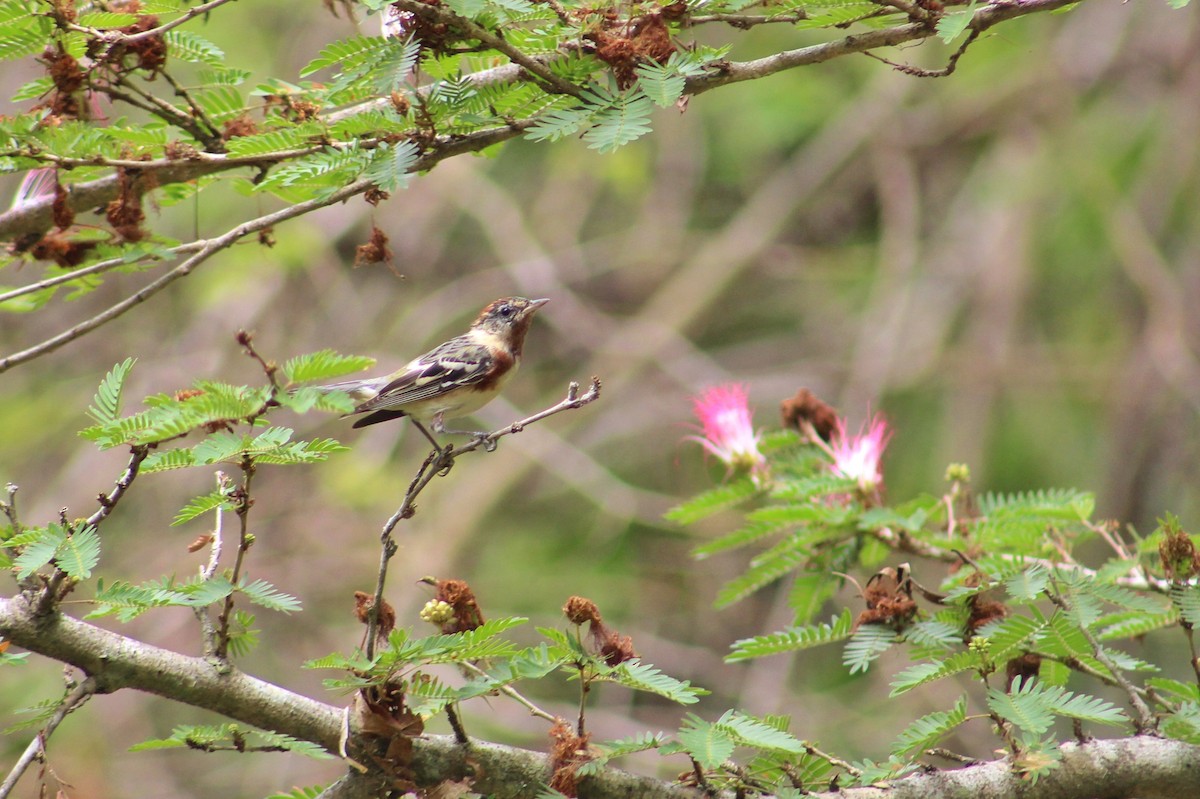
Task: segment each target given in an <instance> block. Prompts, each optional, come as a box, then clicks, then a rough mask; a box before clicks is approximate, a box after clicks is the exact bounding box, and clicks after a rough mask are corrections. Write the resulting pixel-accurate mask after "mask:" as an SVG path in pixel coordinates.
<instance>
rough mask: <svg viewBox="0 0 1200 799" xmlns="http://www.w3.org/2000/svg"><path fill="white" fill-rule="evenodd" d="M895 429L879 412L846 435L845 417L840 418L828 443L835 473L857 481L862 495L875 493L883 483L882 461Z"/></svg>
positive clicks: (831, 465)
mask: <svg viewBox="0 0 1200 799" xmlns="http://www.w3.org/2000/svg"><path fill="white" fill-rule="evenodd" d="M892 432H893V431H892V429H891V428H890V427H889V426H888V423H887V420H886V419H884V418H883V416H882V415H881V414H878V413H877V414H875V415H874V416H872V417H871V419H870V420H869V421H868V422H867V423H866V424H864V425H863V426H862V427H860V428H859V429H858V435H855V436H851V435H847V434H846V420H845V419H842V418H840V417H839V418H838V420H837V428H836V429H835V430H834V432H833V436H832V437H831V440H830V442H829V450H830V454H831V455H832V456H833V463H832V464H830V468H831V469H832V470H833V473H834V474H836V475H838V476H839V477H846V478H849V479H851V480H853V481H854V482H856V483H858V489H859V491H860V492H861V493H862V494H865V495H870V494H874V493H875V492H876V491H877V490H878V489H879V488H880V486H882V485H883V472H882V471H881V469H880V461H881V460H882V459H883V451H884V450H885V449H887V445H888V442H889V441H891V439H892Z"/></svg>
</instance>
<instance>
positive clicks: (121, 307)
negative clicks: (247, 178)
mask: <svg viewBox="0 0 1200 799" xmlns="http://www.w3.org/2000/svg"><path fill="white" fill-rule="evenodd" d="M372 185H373V184H372V183H371V181H369V180H356V181H355V182H354V183H351V184H349V185H347V186H344V187H342V188H341V189H338V190H337V191H335V192H334V193H333V194H331V195H330V196H328V197H325V198H321V199H316V200H306V201H305V202H302V203H297V204H296V205H290V206H288V207H286V208H282V209H280V210H279V211H275V212H274V213H270V214H265V215H263V216H260V217H258V218H257V219H252V220H250V221H249V222H243V223H242V224H240V225H237V226H235V227H233V228H231V229H230V230H229V231H227V232H226V233H224V234H222V235H220V236H217V237H216V238H213V239H207V240H204V241H197V242H194V243H193V244H195V245H199V250H198V251H197V252H196V253H195V254H194V255H192V256H191V257H189V258H187V259H186V260H184V261H183V263H181V264H179V266H177V267H175V268H174V269H172V270H171V271H170V272H168V273H167V274H165V275H163V276H161V277H159V278H158V279H157V280H154V281H153V282H151V283H149V284H148V285H146V286H144V287H143V288H142V289H140V290H139V291H137V292H135V293H134V294H132V295H130V296H129V297H126V298H125V299H124V300H121V301H120V302H118V303H116V304H115V305H112V306H110V307H109V308H107V309H105V310H104V311H102V312H101V313H99V314H96V315H95V316H93V317H92V318H91V319H88V320H86V321H83V322H80V323H79V324H77V325H75V326H74V327H72V328H70V329H69V330H65V331H63V332H62V333H59V334H58V335H57V336H52V337H50V338H48V339H46V340H45V341H43V342H41V343H40V344H36V345H34V346H32V347H30V348H28V349H25V350H22V351H20V352H16V353H13V354H12V355H9V356H7V357H5V358H0V374H2V373H4V372H6V371H8V370H9V369H11V368H12V367H14V366H19V365H20V364H23V363H25V362H26V361H30V360H33V359H34V358H37V357H38V356H40V355H45V354H46V353H47V352H53V351H54V350H56V349H58V348H59V347H62V346H63V345H64V344H69V343H70V342H72V341H74V340H75V339H77V338H79V337H80V336H83V335H85V334H87V333H90V332H91V331H93V330H95V329H96V328H98V327H100V326H101V325H103V324H105V323H106V322H111V321H112V320H113V319H116V318H117V317H119V316H121V315H122V314H124V313H126V312H127V311H129V310H130V309H131V308H134V307H136V306H137V305H140V304H141V303H143V302H145V301H146V300H147V299H149V298H150V297H153V296H154V295H155V294H157V293H158V292H160V291H162V290H163V289H165V288H166V287H167V286H169V285H171V284H172V283H174V282H175V281H176V280H179V279H180V278H182V277H187V276H188V275H189V274H191V273H192V270H194V269H195V268H196V267H198V266H200V264H202V263H204V262H205V261H207V260H208V259H209V258H211V257H212V256H213V255H216V254H217V253H218V252H220V251H222V250H224V249H226V248H228V247H229V246H230V245H232V244H233V243H234V242H236V241H238V240H239V239H241V238H243V237H245V236H248V235H249V234H251V233H257V232H258V231H260V230H265V229H266V228H269V227H272V226H273V225H277V224H279V223H281V222H284V221H286V220H288V219H292V218H294V217H297V216H303V215H304V214H307V213H309V212H310V211H315V210H316V209H318V208H324V207H326V206H329V205H334V204H336V203H340V202H343V201H345V200H348V199H349V198H351V197H353V196H355V195H356V194H361V193H362V192H364V191H366V190H367V189H369V188H370V187H371V186H372Z"/></svg>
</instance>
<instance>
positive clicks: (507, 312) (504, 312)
mask: <svg viewBox="0 0 1200 799" xmlns="http://www.w3.org/2000/svg"><path fill="white" fill-rule="evenodd" d="M516 310H517V309H516V308H514V307H512V306H511V305H509V304H508V303H504V304H503V305H501V306H500V307H499V308H497V309H496V313H498V314H500V315H501V316H503V317H504V318H505V319H507V318H508V317H510V316H512V315H513V313H514V312H515V311H516Z"/></svg>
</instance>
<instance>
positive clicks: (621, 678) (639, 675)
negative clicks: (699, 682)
mask: <svg viewBox="0 0 1200 799" xmlns="http://www.w3.org/2000/svg"><path fill="white" fill-rule="evenodd" d="M597 676H598V678H599V679H601V680H604V681H608V682H615V683H617V684H619V685H623V686H625V687H626V688H630V689H632V690H634V691H645V692H647V693H652V694H658V695H659V696H662V697H666V698H667V699H670V700H671V701H672V702H678V703H679V704H681V705H691V704H695V703H696V702H698V701H700V697H701V696H703V695H704V694H707V693H708V691H706V690H704V689H703V688H697V687H696V686H694V685H692V684H691V683H690V682H688V681H687V680H677V679H675V678H674V677H670V676H668V675H666V674H663V673H662V671H660V670H659V669H656V668H654V667H653V666H651V665H649V664H647V663H642V662H641V661H639V660H629V661H626V662H624V663H621V664H620V665H618V666H615V667H613V668H611V669H601V670H600V671H599V673H598V675H597Z"/></svg>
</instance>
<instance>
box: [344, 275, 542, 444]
mask: <svg viewBox="0 0 1200 799" xmlns="http://www.w3.org/2000/svg"><path fill="white" fill-rule="evenodd" d="M549 301H550V300H548V299H542V300H527V299H525V298H524V297H504V298H502V299H499V300H496V301H495V302H493V303H491V304H490V305H488V306H487V307H486V308H484V309H483V311H482V312H481V313H480V314H479V317H478V318H477V319H476V320H475V322H474V323H473V324H472V325H471V329H470V330H468V331H467V332H466V333H464V334H463V335H461V336H458V337H457V338H452V339H450V340H449V341H447V342H446V343H444V344H439V345H438V346H436V347H434V348H433V349H432V350H430V351H429V352H427V353H425V354H424V355H422V356H420V357H419V358H414V359H413V360H412V361H410V362H409V363H408V364H406V365H405V366H404V367H402V368H401V369H400V370H399V371H396V372H392V373H391V374H389V375H383V376H382V377H370V378H366V379H364V380H348V381H345V382H342V383H334V384H332V385H328V386H323V387H322V388H324V389H327V390H331V391H344V392H346V393H347V394H349V395H350V396H351V397H352V398H353V399H355V400H357V401H358V402H359V405H358V407H356V408H355V409H354V410H353V411H351V413H350V414H349V415H357V414H366V416H364V417H362V418H361V419H359V420H358V421H356V422H355V423H354V426H355V427H366V426H367V425H372V424H378V423H379V422H386V421H388V420H389V419H399V418H400V417H402V416H408V417H410V418H411V419H412V420H413V421H414V422H415V423H416V424H417V427H418V428H419V429H420V430H421V432H423V433H425V435H426V437H428V438H430V440H431V441H433V439H432V437H431V436H429V433H428V432H427V431H426V430H425V428H424V426H423V425H422V422H425V423H429V424H430V425H431V426H432V427H433V430H434V432H437V433H447V432H449V433H461V432H465V431H459V430H447V429H446V426H445V420H446V419H453V418H455V417H458V416H467V415H469V414H472V413H474V412H475V411H477V410H479V409H480V408H482V407H483V406H484V405H486V404H487V403H488V402H490V401H491V400H492V399H493V398H494V397H495V396H496V395H497V394H499V393H500V389H501V388H503V386H504V384H505V383H506V382H507V381H508V379H509V378H511V377H512V376H513V373H514V372H516V371H517V367H518V366H519V365H520V363H521V349H522V347H523V346H524V344H525V334H526V333H527V332H529V325H530V324H531V323H532V322H533V315H534V314H535V313H537V310H538V308H541V307H542V306H543V305H545V304H546V303H548V302H549ZM471 435H480V434H479V433H471ZM435 444H436V442H435Z"/></svg>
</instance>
